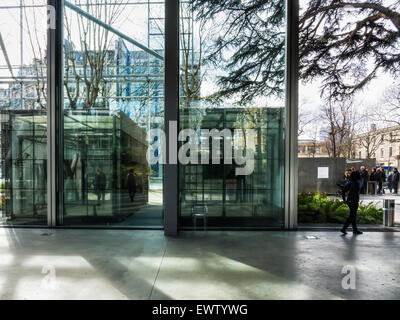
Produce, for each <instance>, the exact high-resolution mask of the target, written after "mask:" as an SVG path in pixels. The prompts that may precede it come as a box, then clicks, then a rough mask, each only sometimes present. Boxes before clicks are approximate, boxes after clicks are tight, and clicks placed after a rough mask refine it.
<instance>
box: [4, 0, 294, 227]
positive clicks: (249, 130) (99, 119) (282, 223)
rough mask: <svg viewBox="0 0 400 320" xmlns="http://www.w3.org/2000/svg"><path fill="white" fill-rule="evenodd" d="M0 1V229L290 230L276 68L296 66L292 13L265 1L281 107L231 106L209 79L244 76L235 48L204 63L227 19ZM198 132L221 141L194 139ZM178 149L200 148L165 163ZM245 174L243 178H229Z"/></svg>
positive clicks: (183, 10)
mask: <svg viewBox="0 0 400 320" xmlns="http://www.w3.org/2000/svg"><path fill="white" fill-rule="evenodd" d="M6 2H7V3H4V4H3V3H2V4H0V24H4V25H1V33H0V40H1V43H0V45H1V46H0V48H1V51H0V79H1V80H0V117H1V119H0V125H1V138H0V144H1V159H0V160H1V168H0V174H1V183H0V188H1V189H0V192H1V195H0V196H1V200H0V201H1V202H0V206H1V207H0V212H1V214H0V224H1V225H6V226H7V225H15V226H17V225H27V226H31V225H32V226H34V225H42V226H43V225H47V226H50V227H57V226H70V227H82V226H84V227H110V228H160V229H161V228H164V229H165V230H166V234H176V233H177V231H178V230H179V229H190V228H193V227H195V226H196V225H197V224H198V223H199V222H198V221H197V220H199V219H198V218H204V219H201V220H203V222H204V223H205V224H206V225H205V227H207V228H221V229H223V228H239V229H240V228H244V229H245V228H254V229H257V228H261V229H263V228H288V229H290V228H292V227H293V226H294V224H293V223H294V222H293V219H294V218H293V214H292V213H291V212H292V211H293V208H291V207H290V206H291V205H293V203H294V202H293V201H291V200H290V199H289V198H288V194H291V191H290V190H289V189H288V188H289V186H288V181H289V177H290V172H292V171H291V170H293V161H294V160H293V158H291V148H290V146H289V144H290V143H291V142H290V141H291V140H290V139H289V138H290V137H291V136H288V135H293V133H292V131H290V130H291V129H292V128H293V127H291V126H289V127H290V128H289V127H288V124H290V123H291V121H293V114H294V112H295V111H296V110H295V108H293V107H292V106H293V104H295V103H296V102H295V99H293V98H291V97H292V96H296V93H295V89H293V83H294V81H293V79H294V78H295V76H294V75H295V70H294V71H293V70H292V69H291V68H289V67H287V66H288V65H287V63H288V61H289V60H290V59H292V58H293V56H294V55H295V51H294V49H293V52H292V49H291V48H292V47H293V48H294V47H295V46H293V43H292V41H293V40H291V38H290V36H289V34H290V32H289V31H290V30H291V28H293V25H295V23H294V22H295V19H296V14H293V12H295V11H296V10H297V9H296V5H295V4H293V3H292V2H291V1H289V2H287V3H286V1H284V0H279V1H275V2H276V5H277V8H280V9H281V10H278V11H277V12H278V13H277V12H275V13H273V14H274V15H275V18H276V19H277V21H278V23H275V25H276V30H275V31H274V32H276V34H278V37H277V44H276V45H277V46H278V43H281V44H282V43H283V44H284V45H281V46H280V47H279V48H278V49H277V50H275V53H274V54H275V57H274V59H273V61H274V63H273V65H271V68H276V69H277V70H276V72H275V74H276V77H278V78H279V79H281V80H279V81H277V82H278V83H279V88H278V89H279V90H277V91H279V94H271V93H268V94H265V93H263V92H258V93H257V96H255V97H253V98H252V99H248V101H245V102H243V101H241V102H240V103H239V102H238V100H235V94H233V95H231V96H230V97H226V98H215V92H217V90H218V88H220V87H221V83H220V79H221V77H224V76H226V75H227V74H228V73H229V70H232V68H233V69H234V68H242V67H243V65H241V64H240V63H238V65H237V66H235V65H232V63H230V62H231V61H232V59H235V57H232V56H230V55H231V54H232V52H233V51H234V48H231V49H227V51H226V52H224V53H223V55H221V56H220V57H219V60H217V61H215V60H214V61H212V62H210V61H209V60H207V59H206V58H205V57H206V56H207V54H209V53H210V52H209V51H210V48H211V47H212V46H213V43H216V41H217V40H218V37H221V36H223V35H224V32H226V31H227V30H226V29H225V26H224V21H227V20H226V19H231V18H232V17H231V15H232V14H233V13H234V12H235V10H234V9H231V10H230V9H228V10H227V11H225V12H223V13H222V14H221V15H219V16H217V17H214V19H213V20H211V19H208V20H207V19H206V18H204V19H201V18H199V17H200V14H199V11H198V9H197V8H196V6H195V5H194V4H193V3H192V2H190V1H181V2H179V1H169V0H167V1H165V2H164V1H159V0H158V1H156V0H135V1H133V0H129V1H118V0H113V1H106V2H104V1H97V0H88V1H80V0H70V1H66V0H65V1H56V0H49V1H46V0H42V1H22V2H21V1H20V0H14V1H11V0H10V1H6ZM294 3H295V2H294ZM263 14H264V15H265V16H263V17H261V19H266V18H270V17H269V15H270V14H271V13H270V12H268V11H267V10H265V12H263ZM292 15H293V16H292ZM288 22H290V23H288ZM258 23H259V21H256V22H255V23H254V24H253V25H254V26H256V27H253V28H258V27H257V26H258ZM6 25H7V28H6ZM10 25H13V28H11V27H10ZM259 28H260V30H259V31H262V30H263V29H262V28H263V27H262V25H259ZM11 29H14V30H19V32H18V33H16V32H12V31H11ZM253 31H257V30H253ZM241 32H243V34H247V33H248V32H252V30H251V29H249V28H243V30H241ZM178 34H179V37H178V36H177V35H178ZM238 36H240V34H238ZM234 45H235V44H234V43H233V46H234ZM275 49H276V48H275ZM264 50H265V52H266V53H268V52H269V51H268V50H272V49H271V48H265V49H264ZM17 53H18V54H17ZM285 65H286V67H285ZM282 66H283V67H282ZM279 68H280V69H279ZM278 69H279V70H278ZM247 81H259V80H258V75H256V77H255V78H251V77H250V78H248V79H247ZM238 93H239V92H238ZM171 124H176V129H177V133H175V134H174V133H173V130H172V129H171V128H172V127H171ZM185 130H186V131H187V132H190V134H189V135H187V136H184V137H183V138H181V134H180V133H181V132H182V131H185ZM188 130H189V131H188ZM204 130H208V131H209V132H211V131H213V130H216V131H215V132H217V133H218V134H219V136H217V137H213V136H210V137H204V136H203V135H202V133H203V132H204ZM213 132H214V131H213ZM154 133H155V134H154ZM189 142H190V143H192V144H198V145H199V146H200V147H199V148H198V149H196V154H195V156H193V154H192V153H190V161H188V162H187V163H183V162H182V161H175V162H174V161H171V160H173V159H175V160H181V157H180V156H181V155H183V156H184V158H185V159H187V158H188V156H189V153H188V152H187V150H186V151H184V150H185V149H184V147H185V144H187V143H189ZM226 145H227V146H228V147H226ZM215 146H216V147H217V148H216V149H214V147H215ZM175 147H176V148H175ZM175 149H176V150H175ZM295 149H296V150H297V147H295ZM237 150H240V152H238V151H237ZM192 151H193V150H191V151H190V152H192ZM214 151H215V152H214ZM229 155H231V159H230V160H229V159H228V161H227V160H226V159H227V156H229ZM240 157H242V158H243V157H246V158H245V159H246V161H247V163H246V162H243V161H242V162H240V161H239V160H238V159H239V158H240ZM150 158H156V159H157V160H158V161H156V162H154V161H152V160H150ZM228 158H229V157H228ZM250 163H251V171H250V172H249V173H247V174H238V172H239V171H240V170H238V169H243V168H245V167H246V166H247V165H249V164H250ZM289 220H291V222H290V223H291V224H290V223H289ZM203 222H202V223H203Z"/></svg>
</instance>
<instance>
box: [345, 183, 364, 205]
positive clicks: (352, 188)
mask: <svg viewBox="0 0 400 320" xmlns="http://www.w3.org/2000/svg"><path fill="white" fill-rule="evenodd" d="M347 192H348V195H347V199H346V193H347ZM342 198H343V201H345V202H352V203H355V202H359V201H360V181H352V180H350V181H348V182H347V183H346V184H345V186H344V187H343V189H342Z"/></svg>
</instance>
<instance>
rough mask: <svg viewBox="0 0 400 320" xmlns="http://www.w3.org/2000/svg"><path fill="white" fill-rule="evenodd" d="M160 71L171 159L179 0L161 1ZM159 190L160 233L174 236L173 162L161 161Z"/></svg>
mask: <svg viewBox="0 0 400 320" xmlns="http://www.w3.org/2000/svg"><path fill="white" fill-rule="evenodd" d="M164 72H165V108H164V110H165V114H164V124H165V126H164V128H165V133H166V141H168V148H166V150H167V152H166V158H167V159H168V160H169V159H171V157H170V152H171V151H172V152H177V150H178V141H177V139H174V133H173V132H170V131H169V124H170V121H176V122H177V124H178V128H179V0H166V1H165V71H164ZM175 140H176V141H175ZM172 144H174V146H173V145H172ZM172 158H174V157H172ZM176 158H177V157H176V156H175V159H176ZM163 190H164V197H163V199H164V233H165V235H166V236H177V235H178V223H179V167H178V164H177V163H169V164H164V186H163Z"/></svg>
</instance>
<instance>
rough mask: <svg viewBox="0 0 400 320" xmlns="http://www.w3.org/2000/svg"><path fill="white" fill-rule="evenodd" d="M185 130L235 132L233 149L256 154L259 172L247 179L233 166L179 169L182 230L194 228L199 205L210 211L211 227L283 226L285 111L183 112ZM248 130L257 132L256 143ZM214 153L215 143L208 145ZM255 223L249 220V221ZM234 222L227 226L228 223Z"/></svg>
mask: <svg viewBox="0 0 400 320" xmlns="http://www.w3.org/2000/svg"><path fill="white" fill-rule="evenodd" d="M181 122H182V124H183V125H184V126H185V127H189V128H192V129H194V130H198V129H214V128H216V129H220V130H222V129H230V130H231V131H232V133H233V131H234V129H239V131H243V134H242V135H240V134H238V135H234V134H232V146H233V148H235V147H236V148H237V147H238V146H239V147H242V146H244V145H245V146H246V148H250V149H252V150H253V152H254V171H253V173H252V174H250V175H248V176H238V175H236V174H235V164H234V163H235V161H233V164H232V165H230V164H223V156H224V155H223V147H222V144H223V140H222V139H221V148H220V150H221V153H220V159H221V160H220V164H219V165H218V164H211V162H212V161H211V154H210V155H209V157H210V162H209V163H210V164H209V165H204V164H198V165H193V164H189V165H180V179H181V180H180V194H181V196H180V199H181V216H182V221H181V223H182V225H186V226H190V225H191V223H192V221H191V210H192V208H193V207H194V206H196V207H197V206H199V205H203V206H207V208H208V216H209V219H208V220H209V222H208V223H209V224H210V225H212V226H224V225H230V226H235V225H237V226H240V225H243V224H246V225H248V226H250V225H253V226H265V225H270V226H271V225H274V224H276V225H279V223H281V218H282V210H283V206H284V204H283V197H282V188H283V184H282V181H283V174H284V172H283V168H282V166H281V162H282V161H283V159H284V143H283V141H284V136H283V128H284V110H283V109H282V108H251V109H250V108H247V109H244V108H215V109H203V110H198V109H197V110H196V109H193V110H189V111H185V113H183V112H182V114H181ZM246 129H253V130H254V132H255V135H254V137H253V139H254V140H253V141H249V140H246V138H248V137H247V136H246ZM209 143H210V145H209V148H208V149H209V150H211V143H212V141H211V139H210V141H209ZM249 218H250V219H249ZM228 220H229V221H230V222H229V223H227V221H228Z"/></svg>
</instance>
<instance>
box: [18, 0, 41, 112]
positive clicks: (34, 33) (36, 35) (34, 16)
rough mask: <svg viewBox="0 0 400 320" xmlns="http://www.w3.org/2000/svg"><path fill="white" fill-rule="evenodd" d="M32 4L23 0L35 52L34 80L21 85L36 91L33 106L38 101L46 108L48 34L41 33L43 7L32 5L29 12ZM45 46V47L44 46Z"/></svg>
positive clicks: (26, 90)
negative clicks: (40, 22) (39, 22)
mask: <svg viewBox="0 0 400 320" xmlns="http://www.w3.org/2000/svg"><path fill="white" fill-rule="evenodd" d="M41 2H42V4H43V5H45V4H46V2H45V1H41ZM31 4H32V3H27V2H26V0H23V1H22V6H23V10H24V18H25V24H26V30H27V34H28V39H29V44H30V46H31V52H32V54H33V63H32V69H31V70H30V72H31V73H32V76H33V77H34V82H33V83H29V84H27V85H25V86H23V87H21V90H25V92H29V91H34V92H35V100H34V101H32V107H33V106H34V104H35V103H37V104H38V105H39V106H40V108H41V109H43V110H45V109H46V100H47V85H46V83H47V82H46V69H47V61H46V59H45V55H46V50H45V48H46V34H45V33H44V34H42V35H41V34H40V27H39V24H38V21H44V17H43V14H42V15H41V16H40V12H41V11H43V9H42V8H41V7H39V8H36V7H32V8H30V9H29V12H28V11H27V7H28V6H29V5H31ZM36 4H37V3H36ZM28 16H29V17H30V19H28ZM38 16H39V17H38ZM21 22H22V21H21ZM41 37H42V39H41ZM43 46H44V47H45V48H43ZM22 88H23V89H22Z"/></svg>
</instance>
